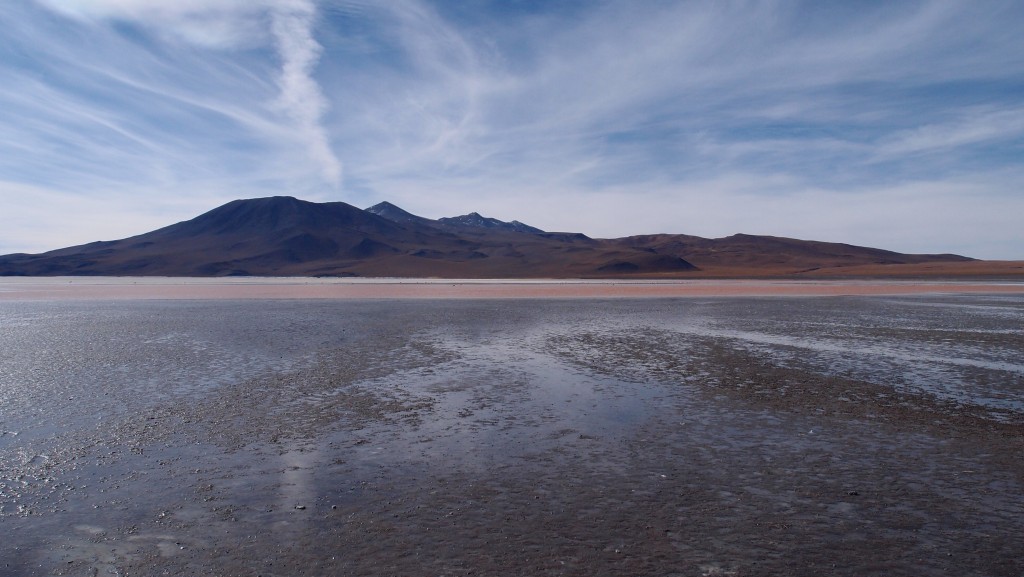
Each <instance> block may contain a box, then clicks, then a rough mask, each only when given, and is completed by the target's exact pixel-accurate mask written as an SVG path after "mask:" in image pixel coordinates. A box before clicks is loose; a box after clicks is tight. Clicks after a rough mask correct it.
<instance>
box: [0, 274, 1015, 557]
mask: <svg viewBox="0 0 1024 577" xmlns="http://www.w3.org/2000/svg"><path fill="white" fill-rule="evenodd" d="M0 351H3V354H2V356H0V534H2V535H3V536H4V538H3V539H0V575H51V574H66V575H160V574H231V575H234V574H238V575H242V574H246V575H256V574H261V575H323V574H338V575H343V574H352V575H370V574H380V575H385V574H434V575H470V574H474V575H477V574H492V575H513V574H515V575H521V574H533V575H623V574H634V575H694V576H697V575H777V574H792V575H821V574H826V573H827V574H839V575H873V574H877V575H890V574H915V575H948V574H957V575H1015V576H1019V575H1021V574H1022V572H1024V561H1022V559H1024V542H1022V541H1021V539H1020V535H1024V502H1022V499H1021V498H1020V495H1022V494H1024V464H1022V460H1021V456H1022V455H1024V295H1021V294H1012V293H1011V294H930V295H890V296H816V297H785V298H780V297H733V298H717V297H706V296H692V297H689V298H644V299H634V298H614V299H612V298H586V299H573V298H558V299H543V298H534V299H530V300H516V299H458V298H454V299H419V300H412V299H373V298H366V297H363V298H360V299H334V300H332V299H246V300H231V299H225V298H218V299H217V300H203V299H193V300H187V299H186V300H137V299H129V300H106V299H92V300H89V299H86V300H80V299H71V300H68V299H60V298H51V299H48V300H32V299H28V300H2V299H0Z"/></svg>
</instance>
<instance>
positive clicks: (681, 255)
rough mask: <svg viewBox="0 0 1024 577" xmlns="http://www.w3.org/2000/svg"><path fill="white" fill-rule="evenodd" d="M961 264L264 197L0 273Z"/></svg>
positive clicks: (492, 274)
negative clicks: (602, 233)
mask: <svg viewBox="0 0 1024 577" xmlns="http://www.w3.org/2000/svg"><path fill="white" fill-rule="evenodd" d="M966 260H971V259H967V258H965V257H961V256H957V255H904V254H899V253H894V252H889V251H884V250H879V249H871V248H863V247H855V246H850V245H844V244H834V243H821V242H812V241H801V240H794V239H784V238H775V237H763V236H750V235H735V236H731V237H726V238H723V239H704V238H700V237H694V236H687V235H669V234H662V235H649V236H634V237H627V238H622V239H592V238H589V237H587V236H586V235H583V234H579V233H557V232H556V233H552V232H544V231H541V230H540V229H537V228H534V227H531V226H528V225H525V224H523V223H521V222H518V221H512V222H504V221H501V220H498V219H494V218H487V217H483V216H481V215H479V214H477V213H470V214H468V215H464V216H458V217H452V218H441V219H437V220H432V219H428V218H423V217H420V216H416V215H414V214H411V213H409V212H406V211H404V210H402V209H401V208H399V207H397V206H395V205H393V204H390V203H387V202H384V203H380V204H378V205H375V206H372V207H370V208H368V209H366V210H360V209H358V208H356V207H354V206H351V205H348V204H345V203H343V202H328V203H312V202H306V201H302V200H297V199H295V198H291V197H273V198H259V199H252V200H236V201H233V202H229V203H228V204H225V205H224V206H221V207H219V208H216V209H214V210H211V211H210V212H207V213H205V214H202V215H200V216H197V217H196V218H194V219H192V220H188V221H185V222H180V223H177V224H173V225H171V226H168V227H165V228H161V229H159V230H155V231H153V232H149V233H146V234H142V235H139V236H135V237H131V238H126V239H122V240H115V241H106V242H94V243H90V244H86V245H81V246H75V247H70V248H64V249H59V250H55V251H51V252H47V253H43V254H36V255H29V254H13V255H7V256H0V275H109V276H228V275H253V276H376V277H381V276H389V277H442V278H513V277H526V278H531V277H532V278H543V277H548V278H588V277H589V278H594V277H618V276H659V277H665V276H667V277H675V276H688V275H693V274H702V275H707V274H719V273H720V274H730V275H732V274H748V275H756V274H763V275H778V274H794V273H800V272H806V271H811V270H816V269H824V268H832V267H837V266H855V265H876V264H911V263H928V262H947V261H966Z"/></svg>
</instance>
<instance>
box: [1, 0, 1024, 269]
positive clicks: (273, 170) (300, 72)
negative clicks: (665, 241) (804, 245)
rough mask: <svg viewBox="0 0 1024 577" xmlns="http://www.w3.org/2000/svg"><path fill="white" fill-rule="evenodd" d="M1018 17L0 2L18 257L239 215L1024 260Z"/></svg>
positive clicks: (572, 5)
mask: <svg viewBox="0 0 1024 577" xmlns="http://www.w3.org/2000/svg"><path fill="white" fill-rule="evenodd" d="M1021 30H1024V2H1020V1H1019V0H1008V1H999V0H984V1H979V2H964V1H952V0H951V1H938V0H936V1H931V0H923V1H904V0H884V1H882V0H880V1H872V0H864V1H859V2H846V1H841V0H834V1H829V0H808V1H804V2H802V1H796V0H792V1H786V0H776V1H772V0H764V1H740V0H714V1H712V0H706V1H687V0H677V1H662V0H605V1H602V0H594V1H583V0H563V1H558V2H555V1H542V0H449V1H441V0H433V1H431V0H387V1H378V2H362V1H351V2H350V1H344V0H323V1H315V0H4V1H3V2H0V254H7V253H13V252H33V253H34V252H42V251H46V250H52V249H56V248H60V247H64V246H70V245H75V244H82V243H86V242H91V241H95V240H113V239H118V238H124V237H128V236H132V235H135V234H140V233H143V232H147V231H149V230H153V229H156V228H159V227H162V226H166V225H168V224H172V223H174V222H179V221H182V220H187V219H189V218H192V217H194V216H197V215H198V214H200V213H203V212H206V211H208V210H210V209H213V208H215V207H217V206H219V205H221V204H223V203H225V202H228V201H231V200H234V199H238V198H255V197H264V196H274V195H289V196H295V197H298V198H302V199H306V200H310V201H315V202H326V201H343V202H347V203H349V204H352V205H355V206H358V207H360V208H365V207H368V206H370V205H372V204H376V203H377V202H380V201H382V200H387V201H390V202H392V203H394V204H397V205H398V206H401V207H402V208H405V209H406V210H409V211H410V212H413V213H415V214H419V215H421V216H426V217H430V218H438V217H442V216H454V215H459V214H465V213H468V212H472V211H476V212H480V213H481V214H484V215H485V216H490V217H496V218H500V219H502V220H513V219H515V220H520V221H522V222H525V223H528V224H530V225H533V226H537V227H540V228H542V229H545V230H557V231H573V232H583V233H585V234H588V235H590V236H593V237H620V236H627V235H633V234H648V233H683V234H692V235H698V236H704V237H712V238H717V237H723V236H728V235H731V234H735V233H747V234H766V235H774V236H785V237H793V238H803V239H813V240H823V241H833V242H846V243H851V244H858V245H864V246H873V247H879V248H886V249H890V250H896V251H900V252H916V253H946V252H952V253H958V254H963V255H967V256H972V257H976V258H986V259H1024V188H1022V187H1024V41H1022V40H1021Z"/></svg>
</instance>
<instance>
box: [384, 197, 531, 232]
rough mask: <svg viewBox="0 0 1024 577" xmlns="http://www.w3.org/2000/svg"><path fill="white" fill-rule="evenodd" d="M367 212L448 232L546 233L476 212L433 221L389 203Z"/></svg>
mask: <svg viewBox="0 0 1024 577" xmlns="http://www.w3.org/2000/svg"><path fill="white" fill-rule="evenodd" d="M366 212H369V213H371V214H376V215H377V216H380V217H383V218H386V219H388V220H390V221H392V222H398V223H415V224H422V225H427V226H433V227H435V228H439V229H442V230H448V231H462V232H480V231H475V230H474V229H498V230H507V231H513V232H529V233H535V234H536V233H542V232H544V231H543V230H541V229H539V228H535V227H532V226H530V225H528V224H523V223H521V222H519V221H518V220H513V221H512V222H505V221H502V220H498V219H496V218H488V217H486V216H480V214H479V213H476V212H471V213H469V214H464V215H462V216H452V217H444V218H439V219H437V220H431V219H429V218H423V217H422V216H416V215H415V214H412V213H410V212H406V211H405V210H402V209H401V208H398V207H397V206H395V205H393V204H391V203H390V202H387V201H385V202H381V203H379V204H375V205H373V206H371V207H370V208H367V209H366Z"/></svg>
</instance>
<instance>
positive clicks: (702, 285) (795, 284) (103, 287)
mask: <svg viewBox="0 0 1024 577" xmlns="http://www.w3.org/2000/svg"><path fill="white" fill-rule="evenodd" d="M944 293H949V294H986V293H989V294H1024V282H1019V281H979V280H971V279H964V280H960V279H942V280H892V279H871V280H846V279H844V280H788V279H787V280H752V279H726V280H705V279H697V280H621V279H609V280H591V279H418V278H408V279H399V278H344V279H338V278H312V277H240V278H223V277H215V278H198V277H196V278H186V277H7V278H0V301H25V300H32V301H37V300H44V301H45V300H154V299H157V300H197V299H215V300H223V299H238V300H249V299H296V300H332V299H338V300H348V299H544V298H556V299H557V298H564V299H571V298H578V299H601V298H687V297H693V298H696V297H775V296H778V297H815V296H887V295H914V294H944Z"/></svg>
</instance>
